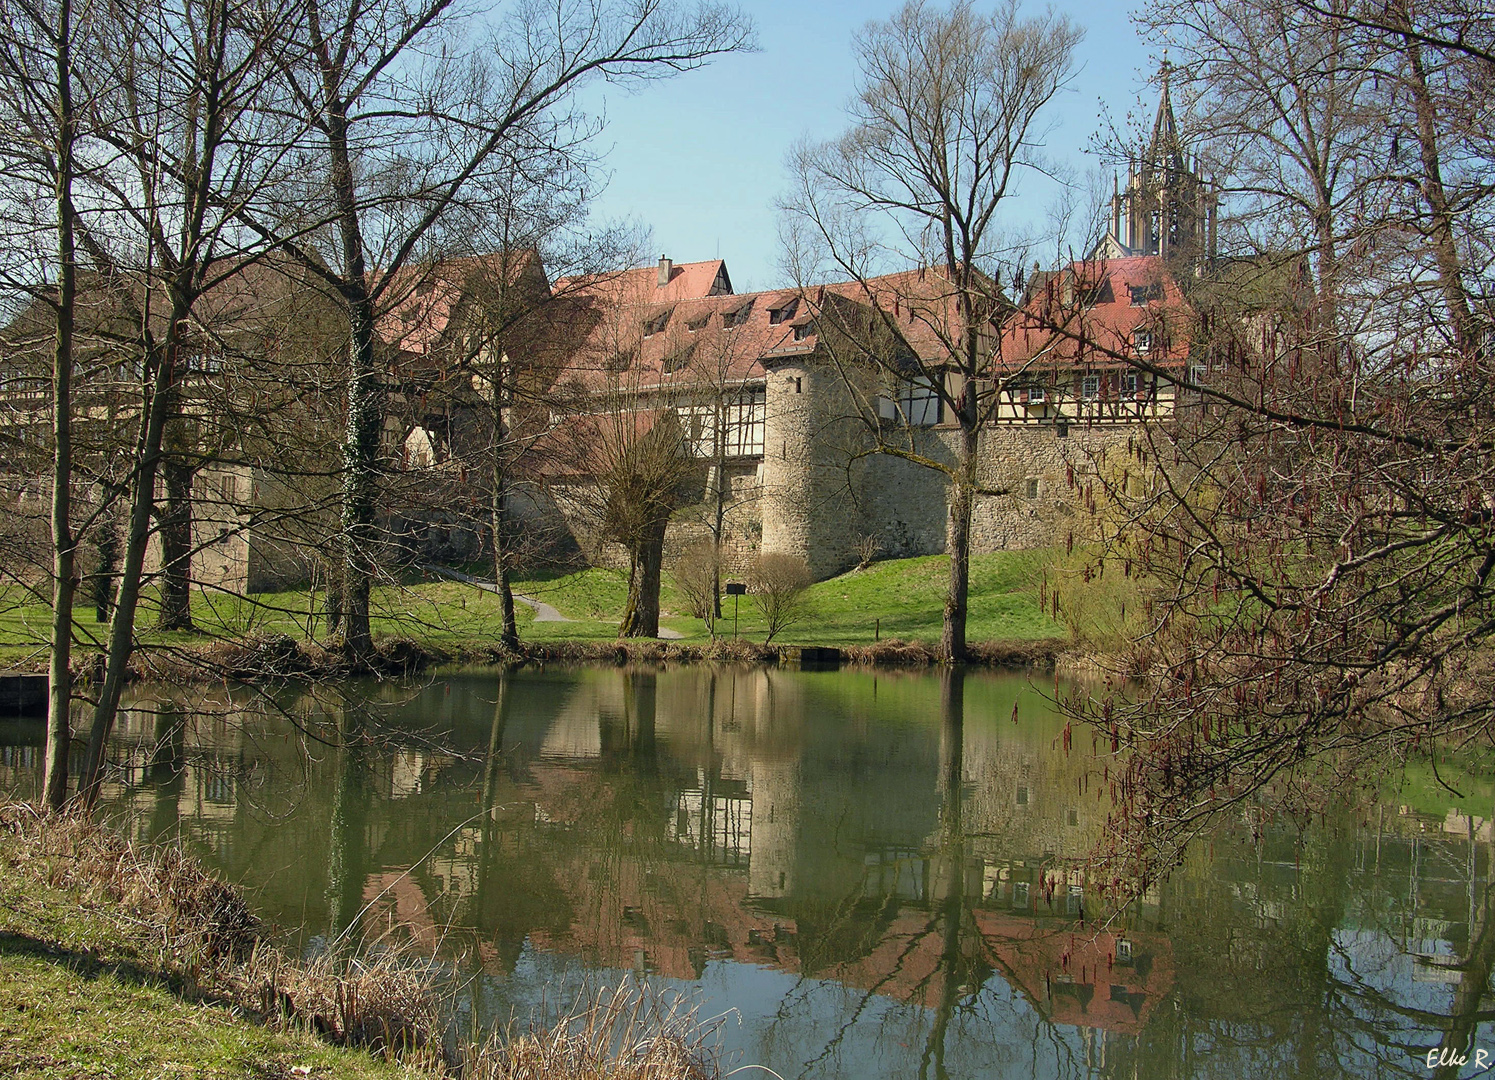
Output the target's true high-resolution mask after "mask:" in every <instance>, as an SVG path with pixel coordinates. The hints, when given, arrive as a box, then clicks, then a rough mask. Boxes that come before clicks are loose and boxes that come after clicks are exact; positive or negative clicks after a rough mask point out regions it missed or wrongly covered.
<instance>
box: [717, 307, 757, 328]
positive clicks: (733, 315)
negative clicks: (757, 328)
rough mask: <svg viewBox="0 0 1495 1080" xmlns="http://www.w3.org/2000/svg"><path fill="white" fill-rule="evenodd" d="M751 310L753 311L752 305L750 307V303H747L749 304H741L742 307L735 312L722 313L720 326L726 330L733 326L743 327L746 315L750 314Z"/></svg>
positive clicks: (746, 318)
mask: <svg viewBox="0 0 1495 1080" xmlns="http://www.w3.org/2000/svg"><path fill="white" fill-rule="evenodd" d="M752 310H753V305H752V303H751V302H749V303H746V304H743V305H742V307H740V308H737V309H736V310H735V311H724V312H722V326H723V328H725V329H727V330H730V329H732V328H733V327H734V326H741V325H743V324H744V323H746V322H747V320H748V315H749V314H751V313H752Z"/></svg>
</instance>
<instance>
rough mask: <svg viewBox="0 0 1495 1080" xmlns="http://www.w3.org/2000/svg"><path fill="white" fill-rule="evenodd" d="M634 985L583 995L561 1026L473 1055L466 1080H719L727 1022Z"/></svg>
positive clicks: (501, 1038) (499, 1040) (497, 1039)
mask: <svg viewBox="0 0 1495 1080" xmlns="http://www.w3.org/2000/svg"><path fill="white" fill-rule="evenodd" d="M697 1009H698V1007H697V1005H696V1004H694V1003H693V1002H692V1001H691V1000H690V999H688V998H686V997H683V996H681V995H678V994H661V993H657V992H654V991H651V990H650V989H648V988H647V987H643V986H640V985H638V984H637V983H633V982H626V983H623V984H620V985H619V986H616V987H612V988H605V989H602V990H600V991H597V992H594V993H585V992H584V993H583V994H581V995H578V997H577V999H576V1001H575V1003H574V1004H573V1006H572V1008H571V1009H570V1010H569V1012H568V1013H567V1015H566V1016H564V1017H562V1018H561V1019H560V1020H559V1021H558V1022H556V1023H554V1024H551V1025H549V1026H547V1027H544V1028H542V1029H540V1030H537V1031H530V1032H524V1033H520V1034H516V1033H515V1032H512V1031H510V1032H506V1033H503V1034H502V1035H495V1036H494V1037H493V1038H491V1039H490V1040H489V1041H488V1042H487V1043H484V1044H482V1045H480V1046H476V1047H473V1048H471V1050H470V1052H469V1054H468V1057H467V1061H466V1063H465V1066H464V1068H463V1070H462V1076H463V1078H464V1080H469V1078H470V1080H714V1078H715V1077H718V1076H720V1075H721V1065H720V1056H721V1043H720V1038H719V1036H720V1031H721V1020H722V1018H720V1017H718V1018H716V1019H715V1020H714V1021H711V1020H708V1021H704V1022H703V1021H702V1020H701V1018H700V1017H699V1015H698V1012H697Z"/></svg>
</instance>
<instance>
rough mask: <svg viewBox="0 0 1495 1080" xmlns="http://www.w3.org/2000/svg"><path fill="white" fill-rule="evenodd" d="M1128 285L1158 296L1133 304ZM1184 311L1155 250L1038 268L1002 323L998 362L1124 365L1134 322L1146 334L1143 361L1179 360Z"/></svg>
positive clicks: (1185, 348)
mask: <svg viewBox="0 0 1495 1080" xmlns="http://www.w3.org/2000/svg"><path fill="white" fill-rule="evenodd" d="M1133 288H1139V289H1155V290H1158V292H1159V295H1158V296H1157V297H1156V298H1154V299H1148V300H1146V301H1145V302H1143V303H1140V304H1133V303H1132V299H1131V290H1132V289H1133ZM1190 314H1191V310H1190V308H1189V305H1188V302H1187V301H1186V300H1185V299H1184V296H1183V293H1182V292H1181V291H1180V290H1179V287H1178V282H1177V281H1175V280H1174V279H1173V276H1172V275H1171V274H1169V273H1168V271H1167V270H1166V269H1165V267H1164V266H1163V261H1162V259H1160V258H1158V257H1157V256H1155V255H1136V256H1131V257H1128V258H1124V259H1099V260H1094V261H1091V262H1075V263H1071V264H1070V265H1069V266H1068V267H1066V268H1065V269H1063V270H1061V271H1059V272H1058V273H1055V274H1046V275H1043V277H1042V279H1041V280H1040V281H1039V282H1038V284H1037V285H1036V286H1035V287H1034V288H1033V290H1032V294H1031V295H1030V296H1029V298H1028V300H1027V301H1026V303H1025V304H1024V305H1023V307H1022V309H1021V310H1020V311H1019V312H1018V313H1017V314H1016V315H1014V316H1013V317H1012V318H1011V319H1009V320H1008V322H1007V324H1006V325H1005V326H1004V327H1003V328H1002V344H1001V365H1002V366H1003V367H1004V368H1006V369H1008V370H1014V369H1016V368H1019V367H1022V366H1023V365H1025V364H1031V363H1033V362H1040V363H1042V364H1044V365H1050V364H1060V365H1073V366H1085V367H1119V366H1123V365H1124V364H1125V362H1126V361H1125V357H1126V356H1129V355H1132V335H1133V333H1134V332H1135V331H1136V330H1138V329H1146V330H1148V331H1150V332H1151V334H1152V347H1151V349H1150V350H1149V352H1148V356H1147V358H1148V360H1149V362H1151V363H1154V364H1168V365H1177V364H1181V363H1182V362H1183V361H1184V360H1186V359H1187V358H1188V353H1189V340H1188V323H1189V318H1190Z"/></svg>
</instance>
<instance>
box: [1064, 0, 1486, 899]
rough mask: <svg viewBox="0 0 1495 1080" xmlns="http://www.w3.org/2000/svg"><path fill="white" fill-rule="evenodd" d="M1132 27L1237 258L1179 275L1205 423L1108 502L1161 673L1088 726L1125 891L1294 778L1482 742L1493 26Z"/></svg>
mask: <svg viewBox="0 0 1495 1080" xmlns="http://www.w3.org/2000/svg"><path fill="white" fill-rule="evenodd" d="M1149 18H1150V20H1151V21H1152V23H1153V25H1154V26H1156V27H1158V28H1160V29H1161V28H1166V29H1167V30H1168V31H1169V34H1170V40H1171V42H1172V49H1171V53H1170V55H1171V56H1173V57H1174V58H1175V59H1176V60H1177V61H1178V65H1179V67H1178V72H1179V74H1181V75H1182V76H1183V77H1184V78H1185V79H1188V80H1190V81H1191V82H1192V89H1193V90H1194V91H1195V92H1196V106H1195V115H1194V117H1193V121H1192V123H1193V127H1194V130H1195V132H1196V134H1197V135H1198V137H1199V138H1200V140H1201V144H1202V145H1203V146H1206V147H1207V146H1208V145H1209V142H1208V140H1209V139H1210V138H1211V137H1212V136H1216V135H1218V136H1219V142H1218V145H1219V146H1220V147H1222V148H1223V149H1222V150H1221V151H1220V153H1221V157H1220V165H1221V167H1222V177H1223V178H1224V181H1225V182H1224V191H1225V195H1226V202H1225V206H1226V208H1227V209H1228V210H1229V211H1231V213H1230V214H1229V221H1228V223H1227V227H1226V229H1225V230H1224V232H1223V236H1222V241H1223V246H1225V247H1226V249H1227V251H1228V252H1230V256H1229V257H1225V258H1222V259H1221V260H1219V261H1217V262H1216V263H1214V264H1213V265H1208V266H1206V267H1203V268H1202V270H1203V271H1204V272H1203V273H1202V274H1201V276H1200V277H1198V278H1193V277H1192V275H1189V276H1188V279H1187V280H1184V279H1182V278H1181V280H1184V283H1185V284H1186V286H1187V287H1188V290H1189V293H1190V302H1191V304H1192V306H1193V308H1194V310H1195V312H1196V320H1195V324H1194V326H1193V327H1192V328H1191V329H1192V334H1193V345H1192V350H1193V353H1192V355H1191V363H1193V364H1194V365H1195V368H1194V370H1196V371H1207V374H1206V375H1205V376H1204V379H1203V385H1202V386H1201V387H1200V395H1199V396H1200V402H1199V404H1198V406H1197V407H1195V408H1193V409H1191V410H1188V411H1187V412H1185V413H1184V414H1183V415H1181V416H1180V417H1179V418H1178V422H1177V423H1176V424H1175V425H1174V426H1172V427H1171V428H1158V429H1154V430H1152V431H1151V432H1150V433H1149V436H1148V438H1147V439H1146V440H1144V441H1139V443H1138V449H1139V453H1140V454H1142V455H1143V456H1145V457H1147V458H1148V459H1149V460H1148V462H1147V463H1146V464H1145V467H1144V468H1145V471H1147V472H1149V473H1150V474H1151V475H1154V476H1155V477H1156V478H1157V486H1156V487H1154V488H1153V489H1152V490H1150V491H1149V490H1145V489H1139V488H1137V487H1136V486H1135V485H1125V484H1124V483H1117V484H1113V485H1112V492H1111V493H1112V495H1113V496H1114V497H1115V500H1116V503H1117V505H1119V506H1120V507H1121V508H1123V510H1124V511H1125V515H1124V517H1125V522H1124V524H1123V525H1122V526H1121V528H1120V529H1119V531H1118V535H1117V538H1116V539H1117V544H1116V546H1115V547H1114V548H1113V550H1112V556H1113V561H1112V562H1111V564H1110V568H1109V569H1108V571H1107V572H1115V571H1116V570H1122V571H1123V572H1127V571H1131V572H1141V573H1142V574H1144V575H1146V576H1147V578H1148V579H1149V580H1150V581H1151V582H1152V583H1153V594H1154V599H1153V605H1152V608H1151V611H1150V616H1151V633H1150V634H1149V635H1148V638H1147V641H1146V645H1147V646H1148V648H1150V649H1151V651H1152V653H1153V657H1154V659H1153V671H1154V673H1155V674H1156V676H1157V678H1156V679H1155V680H1154V681H1153V682H1151V683H1150V685H1149V689H1148V691H1147V692H1146V693H1145V694H1143V695H1142V696H1141V697H1140V698H1139V699H1137V700H1134V701H1129V702H1125V703H1123V702H1121V701H1117V700H1109V701H1105V702H1101V703H1098V704H1095V705H1093V706H1091V707H1089V708H1088V709H1087V711H1088V712H1089V713H1090V714H1091V715H1092V717H1093V718H1094V719H1096V720H1097V721H1098V722H1099V723H1101V724H1102V725H1103V726H1104V727H1105V728H1106V729H1107V730H1109V732H1110V734H1111V736H1112V738H1113V739H1114V740H1115V741H1116V742H1117V744H1118V745H1120V744H1126V745H1130V746H1131V747H1133V748H1134V749H1135V750H1136V751H1137V752H1136V753H1135V754H1133V755H1132V757H1131V759H1130V761H1131V764H1130V766H1129V767H1128V769H1127V771H1126V772H1125V773H1124V774H1122V775H1120V776H1119V777H1118V778H1117V780H1116V786H1117V794H1118V795H1119V796H1120V806H1121V807H1122V809H1123V813H1124V814H1125V815H1126V816H1127V817H1128V818H1129V819H1130V820H1132V821H1142V822H1146V823H1148V824H1150V825H1151V826H1153V829H1152V830H1151V833H1150V835H1149V836H1148V838H1147V840H1148V842H1147V843H1139V844H1138V845H1137V846H1134V847H1132V848H1131V849H1129V851H1128V852H1127V854H1128V855H1129V856H1131V857H1134V858H1136V859H1138V860H1140V861H1141V863H1142V867H1141V869H1142V879H1143V880H1145V879H1146V876H1147V875H1148V874H1149V873H1151V872H1155V871H1156V870H1157V869H1159V868H1160V863H1159V861H1157V860H1158V859H1159V852H1161V853H1162V854H1161V865H1167V863H1168V862H1169V861H1170V860H1171V858H1172V857H1173V856H1174V854H1175V853H1176V850H1177V848H1176V844H1177V843H1178V842H1181V841H1182V840H1183V839H1185V838H1186V837H1187V836H1188V835H1189V834H1190V833H1191V832H1192V831H1193V830H1194V829H1195V828H1196V827H1198V826H1199V825H1200V824H1201V823H1202V822H1203V821H1204V820H1205V819H1206V817H1207V816H1208V815H1209V814H1210V813H1211V812H1213V811H1215V810H1218V809H1220V808H1221V807H1224V806H1230V805H1232V804H1233V803H1235V802H1237V801H1239V800H1242V799H1248V798H1252V797H1255V796H1256V795H1258V794H1259V793H1260V792H1261V791H1262V790H1263V788H1264V787H1266V786H1267V785H1281V786H1278V787H1277V797H1278V798H1279V799H1285V798H1287V796H1288V795H1290V794H1291V792H1292V791H1293V790H1294V788H1293V786H1292V785H1291V784H1289V783H1287V781H1288V780H1290V778H1292V777H1293V776H1294V775H1297V773H1296V770H1297V769H1298V768H1299V767H1300V766H1304V765H1305V763H1308V764H1311V765H1313V766H1314V767H1318V768H1331V767H1332V768H1334V769H1337V770H1343V771H1344V774H1345V775H1346V776H1347V777H1349V778H1354V777H1355V776H1364V775H1366V765H1367V762H1368V761H1370V760H1371V755H1383V754H1386V753H1388V752H1389V753H1391V754H1393V755H1405V754H1407V753H1409V752H1413V751H1416V750H1418V749H1423V750H1432V751H1436V752H1442V751H1444V750H1445V749H1446V748H1448V747H1449V746H1453V745H1461V744H1464V743H1466V742H1469V741H1471V740H1480V741H1485V740H1489V739H1491V738H1492V737H1495V665H1492V662H1491V653H1490V642H1491V637H1492V634H1495V581H1492V572H1495V494H1492V493H1495V457H1492V455H1495V411H1492V408H1491V398H1490V389H1491V387H1492V385H1495V353H1492V351H1491V348H1490V345H1491V336H1490V327H1491V325H1492V319H1491V314H1492V311H1491V296H1490V291H1489V282H1490V280H1491V278H1490V270H1491V268H1492V265H1495V263H1492V258H1495V228H1492V226H1495V184H1492V179H1495V174H1492V171H1491V165H1490V162H1491V161H1492V160H1495V138H1492V137H1495V131H1492V129H1491V126H1490V120H1489V118H1490V116H1491V115H1492V105H1495V64H1492V62H1491V60H1490V58H1489V56H1488V55H1484V54H1485V53H1487V52H1488V50H1489V45H1490V43H1491V40H1492V28H1491V26H1490V25H1489V23H1488V21H1487V20H1484V19H1482V18H1481V17H1479V16H1478V15H1477V13H1475V12H1473V11H1471V10H1469V9H1467V8H1463V7H1460V6H1458V5H1455V4H1446V3H1441V2H1440V3H1434V4H1431V5H1418V6H1417V7H1416V8H1413V7H1411V6H1409V5H1406V4H1402V3H1399V2H1398V0H1393V2H1392V3H1391V4H1379V3H1378V4H1375V5H1368V6H1361V5H1358V4H1355V3H1348V4H1335V5H1328V6H1324V7H1322V8H1319V7H1314V6H1312V5H1310V4H1298V3H1293V2H1291V0H1284V2H1281V3H1278V2H1277V0H1179V2H1166V3H1159V4H1157V5H1155V6H1154V7H1153V8H1152V9H1150V14H1149ZM1160 838H1161V839H1162V840H1164V841H1165V842H1164V843H1162V844H1161V845H1158V844H1157V841H1158V840H1159V839H1160Z"/></svg>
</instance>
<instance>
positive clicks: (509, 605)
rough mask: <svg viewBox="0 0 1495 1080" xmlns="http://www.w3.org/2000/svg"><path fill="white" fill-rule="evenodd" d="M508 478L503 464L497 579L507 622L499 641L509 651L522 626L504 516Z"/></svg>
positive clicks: (496, 521)
mask: <svg viewBox="0 0 1495 1080" xmlns="http://www.w3.org/2000/svg"><path fill="white" fill-rule="evenodd" d="M507 484H508V479H507V477H506V476H505V475H504V469H503V467H502V466H501V465H496V466H495V467H494V470H493V580H494V582H495V588H497V589H498V607H499V614H500V617H501V618H502V620H503V626H502V629H500V631H499V640H500V641H502V642H503V643H504V645H505V646H506V647H508V648H511V649H512V648H515V647H516V646H518V644H519V624H518V622H517V620H516V619H515V618H514V590H513V588H512V587H511V586H510V584H509V523H508V521H507V520H506V519H505V515H504V503H505V502H507V493H506V491H505V488H506V486H507Z"/></svg>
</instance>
